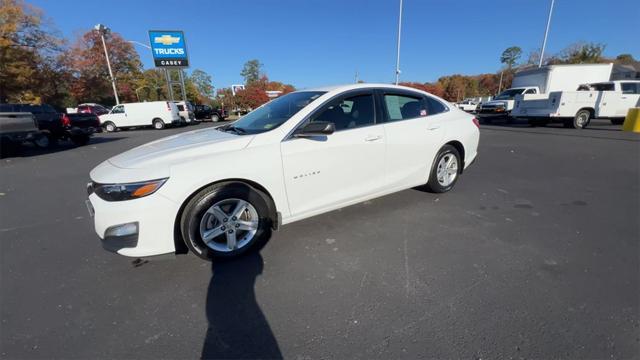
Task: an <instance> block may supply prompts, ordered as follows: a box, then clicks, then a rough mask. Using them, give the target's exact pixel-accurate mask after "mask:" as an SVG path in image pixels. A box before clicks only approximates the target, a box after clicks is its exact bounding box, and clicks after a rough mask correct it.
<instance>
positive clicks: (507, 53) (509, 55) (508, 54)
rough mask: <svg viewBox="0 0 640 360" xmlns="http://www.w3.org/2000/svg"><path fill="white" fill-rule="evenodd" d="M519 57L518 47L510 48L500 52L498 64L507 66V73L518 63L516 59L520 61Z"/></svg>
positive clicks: (520, 52) (519, 50)
mask: <svg viewBox="0 0 640 360" xmlns="http://www.w3.org/2000/svg"><path fill="white" fill-rule="evenodd" d="M520 56H522V49H520V47H518V46H511V47H508V48H506V49H505V50H504V51H503V52H502V55H500V62H501V63H503V64H505V65H507V67H508V68H509V71H511V69H512V68H513V66H514V65H515V64H516V63H517V62H518V59H520Z"/></svg>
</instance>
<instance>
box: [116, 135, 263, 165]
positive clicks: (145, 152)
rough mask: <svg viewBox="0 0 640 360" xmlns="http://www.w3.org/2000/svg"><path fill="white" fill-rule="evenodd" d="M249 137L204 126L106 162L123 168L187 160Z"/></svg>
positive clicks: (225, 148)
mask: <svg viewBox="0 0 640 360" xmlns="http://www.w3.org/2000/svg"><path fill="white" fill-rule="evenodd" d="M253 137H254V136H251V135H242V136H239V135H235V134H231V133H226V132H222V131H219V130H216V129H215V128H208V129H202V130H196V131H190V132H187V133H182V134H178V135H174V136H169V137H166V138H162V139H159V140H156V141H153V142H150V143H147V144H144V145H141V146H138V147H136V148H133V149H131V150H129V151H126V152H123V153H122V154H120V155H116V156H114V157H112V158H110V159H109V160H107V161H108V162H110V163H111V164H112V165H114V166H117V167H119V168H125V169H144V168H153V167H159V166H160V167H162V166H163V165H166V166H170V165H172V164H175V163H178V162H184V161H186V160H188V159H194V158H198V157H203V156H211V155H214V154H216V153H221V152H226V151H233V150H239V149H242V148H244V147H246V146H247V145H249V143H250V142H251V140H252V139H253Z"/></svg>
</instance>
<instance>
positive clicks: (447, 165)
mask: <svg viewBox="0 0 640 360" xmlns="http://www.w3.org/2000/svg"><path fill="white" fill-rule="evenodd" d="M461 169H462V162H461V161H460V153H459V152H458V149H456V148H455V147H453V146H451V145H445V146H443V147H442V149H440V151H439V152H438V156H436V161H435V162H434V165H433V166H432V169H431V174H429V181H428V182H427V186H426V187H427V190H429V191H430V192H434V193H444V192H447V191H449V190H451V189H452V188H453V186H454V185H455V184H456V182H457V181H458V175H460V170H461Z"/></svg>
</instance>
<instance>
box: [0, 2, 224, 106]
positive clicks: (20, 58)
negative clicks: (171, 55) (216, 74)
mask: <svg viewBox="0 0 640 360" xmlns="http://www.w3.org/2000/svg"><path fill="white" fill-rule="evenodd" d="M49 23H50V21H49V20H47V19H46V18H45V17H44V16H43V13H42V11H41V10H39V9H37V8H35V7H33V6H31V5H29V4H26V3H24V1H22V0H0V101H1V102H32V103H41V102H42V103H49V104H52V105H54V106H58V107H70V106H75V105H76V104H78V103H82V102H97V103H102V104H105V105H112V104H113V103H114V102H115V99H114V97H113V90H112V88H111V83H110V78H109V73H108V70H107V64H106V59H105V56H104V50H103V47H102V41H101V39H100V35H99V34H98V33H97V32H96V31H87V32H86V33H84V34H82V35H81V36H80V37H78V38H77V39H76V40H75V41H74V42H73V43H71V44H68V42H67V40H66V39H63V38H62V37H60V36H59V35H58V33H57V32H56V31H55V30H53V29H52V28H51V27H50V25H49ZM105 42H106V44H107V48H108V49H109V59H110V61H111V67H112V69H113V73H114V77H115V78H116V85H117V89H118V95H119V97H120V100H121V101H122V102H134V101H153V100H165V99H168V90H169V89H168V88H167V82H166V80H165V76H164V72H163V71H161V70H159V69H147V70H145V69H143V66H142V62H141V61H140V56H139V55H138V52H137V51H136V50H135V49H134V48H133V45H132V44H131V43H130V42H128V41H126V40H125V39H123V38H122V36H121V35H120V34H118V33H117V32H112V33H110V34H107V35H106V37H105ZM174 76H175V75H174ZM176 78H177V76H176ZM185 90H186V96H187V98H188V99H189V100H190V101H193V102H197V103H211V102H212V99H213V97H214V87H213V83H212V78H211V75H209V74H207V73H206V72H205V71H203V70H198V69H196V70H193V71H192V72H191V74H190V75H186V77H185ZM174 94H177V96H176V98H179V97H180V92H179V89H178V88H176V89H174Z"/></svg>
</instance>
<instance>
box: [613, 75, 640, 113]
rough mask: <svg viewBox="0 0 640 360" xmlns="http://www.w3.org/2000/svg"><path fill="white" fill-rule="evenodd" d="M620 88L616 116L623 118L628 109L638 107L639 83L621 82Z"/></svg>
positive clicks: (639, 99) (639, 104)
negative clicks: (620, 92)
mask: <svg viewBox="0 0 640 360" xmlns="http://www.w3.org/2000/svg"><path fill="white" fill-rule="evenodd" d="M620 87H621V90H622V94H621V96H620V105H619V106H618V111H617V115H618V116H620V117H624V116H626V115H627V112H628V111H629V109H630V108H633V107H638V106H640V82H623V83H620Z"/></svg>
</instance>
